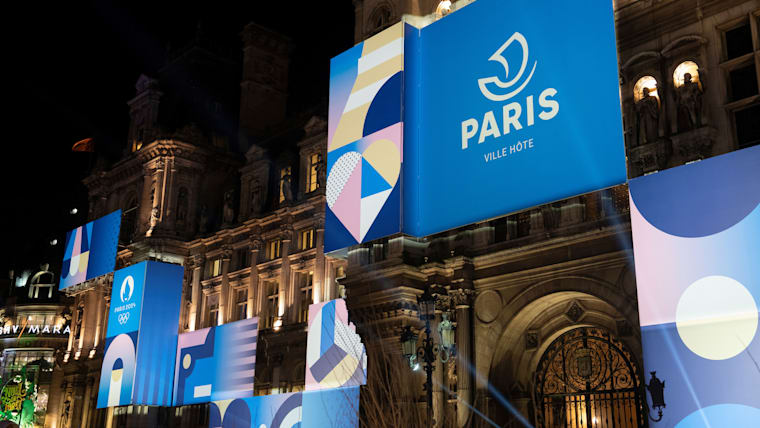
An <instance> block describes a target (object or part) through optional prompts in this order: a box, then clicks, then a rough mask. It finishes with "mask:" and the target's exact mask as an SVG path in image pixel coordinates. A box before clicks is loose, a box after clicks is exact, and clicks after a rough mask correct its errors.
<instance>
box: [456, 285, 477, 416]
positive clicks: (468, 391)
mask: <svg viewBox="0 0 760 428" xmlns="http://www.w3.org/2000/svg"><path fill="white" fill-rule="evenodd" d="M472 294H473V291H472V290H468V289H459V290H454V291H453V292H452V297H453V299H454V306H455V308H456V316H457V318H456V321H457V330H456V344H457V358H456V364H457V396H458V398H459V401H463V402H465V403H468V404H470V405H472V372H471V370H470V367H471V365H472V310H471V303H470V300H471V296H472ZM470 413H471V412H470V409H469V408H468V407H467V406H466V405H464V404H462V403H459V402H457V425H456V426H457V427H460V428H461V427H464V426H465V425H466V424H467V421H468V420H469V418H470Z"/></svg>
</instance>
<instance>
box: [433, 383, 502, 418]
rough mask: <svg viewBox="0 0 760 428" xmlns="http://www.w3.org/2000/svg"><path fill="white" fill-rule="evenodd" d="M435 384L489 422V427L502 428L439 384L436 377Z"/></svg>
mask: <svg viewBox="0 0 760 428" xmlns="http://www.w3.org/2000/svg"><path fill="white" fill-rule="evenodd" d="M433 383H435V384H436V385H437V386H440V387H441V388H442V389H443V390H444V391H446V392H448V393H449V395H452V396H454V397H456V398H457V401H458V402H460V403H462V404H464V405H465V406H467V408H468V409H470V410H472V411H473V413H475V414H476V415H478V416H480V417H481V418H483V420H484V421H486V422H488V424H489V425H491V426H493V427H496V428H501V427H500V426H499V425H498V424H497V423H496V422H494V421H492V420H491V419H489V418H488V416H486V415H484V414H483V413H482V412H480V411H479V410H478V409H476V408H474V407H472V406H471V405H470V404H469V403H467V402H466V401H464V400H462V399H461V398H459V394H457V393H455V392H454V391H452V390H450V389H449V388H448V387H447V386H446V385H444V384H442V383H440V382H438V379H436V378H435V377H434V378H433Z"/></svg>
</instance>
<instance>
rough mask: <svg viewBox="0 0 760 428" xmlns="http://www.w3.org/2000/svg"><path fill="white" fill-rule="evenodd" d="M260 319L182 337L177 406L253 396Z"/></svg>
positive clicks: (178, 369)
mask: <svg viewBox="0 0 760 428" xmlns="http://www.w3.org/2000/svg"><path fill="white" fill-rule="evenodd" d="M258 332H259V319H258V318H248V319H245V320H240V321H235V322H232V323H229V324H224V325H221V326H217V327H209V328H204V329H202V330H197V331H191V332H188V333H183V334H181V335H179V340H178V342H177V361H176V364H175V376H174V399H173V402H174V405H175V406H182V405H186V404H195V403H207V402H209V401H215V400H228V399H232V398H243V397H252V396H253V381H254V374H255V372H256V370H255V369H256V341H257V339H258Z"/></svg>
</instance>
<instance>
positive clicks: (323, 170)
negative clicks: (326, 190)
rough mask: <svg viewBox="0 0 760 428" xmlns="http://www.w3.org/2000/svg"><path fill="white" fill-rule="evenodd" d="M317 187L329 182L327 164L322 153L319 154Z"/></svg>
mask: <svg viewBox="0 0 760 428" xmlns="http://www.w3.org/2000/svg"><path fill="white" fill-rule="evenodd" d="M316 169H317V188H318V189H319V188H323V187H324V186H325V185H326V184H327V183H326V180H327V165H325V160H324V159H323V158H322V155H321V154H318V155H317V165H316Z"/></svg>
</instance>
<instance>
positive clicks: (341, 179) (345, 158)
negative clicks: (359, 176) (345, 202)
mask: <svg viewBox="0 0 760 428" xmlns="http://www.w3.org/2000/svg"><path fill="white" fill-rule="evenodd" d="M361 159H362V155H361V154H359V153H358V152H348V153H345V154H343V155H342V156H341V157H339V158H338V160H337V161H336V162H335V165H333V167H332V168H331V169H330V174H329V175H328V177H327V189H326V190H327V206H329V207H330V208H332V207H333V205H335V201H337V200H338V197H339V196H340V194H341V192H343V187H344V186H345V185H346V183H347V182H348V179H349V178H350V177H351V174H352V173H353V172H354V169H356V168H357V167H358V165H359V162H360V161H361Z"/></svg>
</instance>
